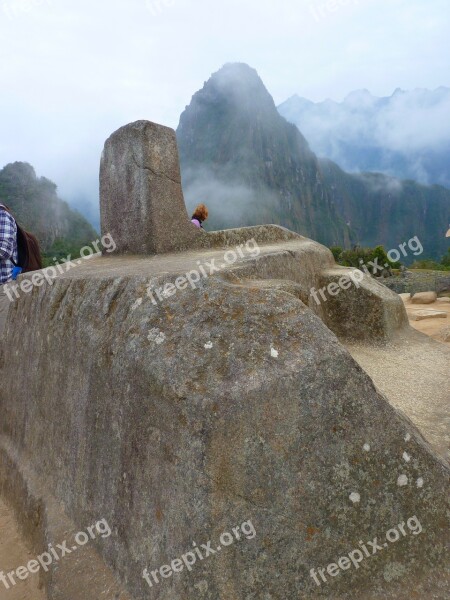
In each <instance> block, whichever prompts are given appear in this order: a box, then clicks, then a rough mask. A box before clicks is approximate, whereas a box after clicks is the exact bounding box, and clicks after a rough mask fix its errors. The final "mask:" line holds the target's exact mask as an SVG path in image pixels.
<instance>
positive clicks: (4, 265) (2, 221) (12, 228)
mask: <svg viewBox="0 0 450 600" xmlns="http://www.w3.org/2000/svg"><path fill="white" fill-rule="evenodd" d="M13 261H14V262H17V261H18V248H17V225H16V221H15V220H14V218H13V217H12V215H11V214H10V213H9V212H8V210H7V209H6V207H5V206H4V205H3V204H0V336H2V335H3V331H4V329H5V325H6V318H7V316H8V311H9V306H10V300H9V298H8V297H7V295H6V293H5V291H4V289H3V286H4V284H5V283H7V282H8V281H10V280H11V278H12V273H13V269H14V264H13Z"/></svg>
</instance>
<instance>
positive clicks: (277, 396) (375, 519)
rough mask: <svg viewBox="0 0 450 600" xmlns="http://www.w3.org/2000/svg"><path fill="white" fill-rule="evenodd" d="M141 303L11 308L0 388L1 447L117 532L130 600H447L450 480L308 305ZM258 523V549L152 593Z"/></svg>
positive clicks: (107, 295)
mask: <svg viewBox="0 0 450 600" xmlns="http://www.w3.org/2000/svg"><path fill="white" fill-rule="evenodd" d="M105 262H108V261H106V260H105ZM162 279H164V276H163V277H161V280H162ZM155 284H157V281H156V282H155ZM147 285H148V280H147V279H146V278H145V277H142V278H138V277H135V276H133V277H126V276H120V277H110V278H109V279H108V278H103V279H102V278H98V277H97V278H87V279H82V278H78V279H70V278H69V277H66V278H64V279H59V280H57V281H56V282H55V284H54V286H53V287H52V288H50V289H39V290H36V291H35V293H34V294H33V295H30V296H27V297H25V298H23V300H22V301H20V303H17V304H16V305H15V306H14V307H13V311H12V315H11V319H10V321H9V326H8V337H7V344H8V347H10V348H19V347H20V348H21V352H20V354H19V353H16V352H10V353H8V354H6V355H5V364H4V367H3V370H2V374H1V376H2V388H1V397H0V398H1V400H0V409H1V411H2V422H1V428H2V432H3V434H4V435H5V436H7V437H8V438H9V439H10V440H11V443H12V444H13V445H15V446H16V447H17V448H20V449H21V450H22V451H23V452H25V453H26V454H27V456H29V458H30V460H31V461H32V464H33V468H34V469H35V470H36V472H37V473H38V475H39V476H40V478H41V479H42V481H45V482H46V485H47V486H48V488H49V490H50V491H51V492H52V493H53V494H54V495H55V496H56V498H57V499H59V500H61V501H62V502H63V503H64V505H65V506H66V507H67V510H68V512H69V514H70V516H71V517H72V518H73V520H74V521H75V522H76V523H79V524H83V525H84V524H86V523H89V522H91V521H92V519H98V518H106V519H107V520H108V522H109V523H110V525H111V527H112V528H113V535H112V536H111V538H108V539H106V540H102V541H101V543H99V546H98V547H99V550H100V551H101V552H102V554H103V556H104V557H105V559H106V561H107V563H108V564H109V565H110V566H111V567H112V568H113V569H114V570H115V571H116V572H117V573H118V574H119V575H120V577H121V579H122V581H124V582H126V585H127V587H128V589H129V590H130V593H131V594H132V595H133V597H134V598H135V599H136V600H144V599H145V600H174V599H175V598H176V599H177V600H191V599H192V598H196V599H197V598H199V599H202V598H204V599H207V600H230V599H234V600H249V599H252V600H253V599H255V600H256V599H258V600H259V599H261V598H263V599H265V598H268V599H269V598H270V599H273V600H286V599H287V598H303V599H305V600H306V599H308V600H309V599H310V598H321V597H324V598H336V599H338V598H339V599H350V598H352V599H353V598H355V597H358V598H363V599H373V600H375V599H378V598H380V597H383V598H386V599H389V600H390V599H392V600H393V599H394V598H395V599H402V598H405V599H406V598H410V597H411V593H412V590H415V591H416V592H417V593H418V594H419V596H418V597H430V598H436V599H440V600H443V599H444V598H445V597H446V595H447V594H448V591H449V589H448V587H447V582H448V579H446V575H445V555H444V546H445V543H446V541H448V520H447V516H446V501H445V493H446V490H447V489H448V488H447V485H448V474H449V470H448V468H447V467H446V466H445V465H444V464H443V463H442V462H440V461H439V460H438V459H437V458H436V456H435V455H434V453H433V452H432V451H431V450H430V448H429V447H428V445H427V444H426V443H425V442H424V440H423V439H422V437H421V436H420V434H419V433H418V432H417V430H416V429H415V427H414V426H413V425H412V424H411V423H410V422H409V421H408V420H407V419H405V418H404V417H402V416H401V415H399V414H398V413H397V412H396V411H395V410H394V409H393V408H392V407H391V406H390V405H389V403H388V402H387V401H386V399H385V398H384V397H382V396H381V395H380V394H379V393H377V390H376V389H375V387H374V385H373V383H372V381H371V380H370V378H369V377H368V376H367V375H366V374H365V373H364V371H363V370H362V369H361V368H360V367H359V366H358V365H357V364H356V363H355V362H354V360H353V359H352V358H351V357H350V355H349V354H348V353H347V351H346V350H345V349H344V348H343V347H342V346H341V344H340V343H339V341H338V340H337V338H336V337H335V336H334V335H333V334H332V333H331V332H330V331H329V330H328V329H327V327H326V326H325V325H324V324H323V323H322V322H321V321H320V319H319V318H318V317H317V316H316V315H315V314H314V313H313V312H312V311H311V310H310V309H309V308H307V307H306V306H305V305H304V303H302V302H301V300H299V299H298V297H296V295H295V292H296V289H297V288H295V286H294V288H291V289H289V288H284V289H283V288H280V287H277V286H272V288H271V289H262V288H261V285H260V283H258V282H255V285H254V286H253V285H252V282H251V280H248V281H246V282H245V285H243V284H242V283H238V284H237V285H234V284H233V283H231V282H228V281H224V280H222V279H221V278H211V279H209V280H206V281H203V282H201V284H199V287H198V289H196V290H191V289H190V288H189V289H186V290H184V291H179V292H178V293H177V294H176V295H174V296H172V297H171V298H167V300H166V301H165V302H164V303H162V304H160V305H157V306H155V305H153V304H152V303H151V302H150V301H149V300H148V299H147V297H146V288H147ZM269 288H270V285H269ZM292 292H294V293H292ZM399 301H400V300H399ZM24 315H25V316H26V319H27V328H26V329H24V328H23V327H20V323H21V322H22V319H23V317H24ZM74 315H76V319H75V318H74ZM155 330H157V331H158V332H160V334H162V336H161V337H158V338H156V337H155V335H152V332H154V331H155ZM156 339H159V340H161V339H162V340H163V341H162V343H158V342H157V341H155V340H156ZM18 372H20V373H21V376H20V377H17V376H16V374H17V373H18ZM11 374H14V375H11ZM364 446H366V447H367V446H369V448H370V449H369V450H368V451H367V450H365V449H364ZM405 452H407V453H408V455H409V456H410V457H411V459H410V460H409V461H408V462H406V461H405V460H404V458H402V457H403V455H404V453H405ZM421 478H422V479H423V486H420V485H418V483H417V482H418V481H419V480H420V479H421ZM403 481H406V485H399V482H403ZM355 494H358V497H359V501H358V502H354V501H352V499H351V497H352V498H355V497H356V496H355ZM413 516H416V517H417V518H418V519H419V521H420V523H421V524H422V526H423V533H422V534H420V535H419V536H413V535H412V534H411V535H407V536H405V537H403V538H402V539H401V541H399V542H398V543H396V544H391V545H389V548H388V549H384V550H383V551H382V552H379V554H378V555H377V556H374V557H371V558H368V559H367V560H366V561H364V562H363V563H361V567H360V568H359V569H358V570H356V569H351V570H349V571H346V572H342V573H341V574H340V575H339V576H338V577H336V578H331V577H329V582H328V583H327V584H323V585H322V586H321V587H318V586H317V585H316V584H315V583H314V581H313V580H312V579H311V577H310V576H309V570H310V569H311V568H313V567H314V568H317V567H325V568H326V566H327V565H328V563H331V562H336V560H337V559H339V557H340V556H343V555H345V554H348V553H349V552H350V551H351V550H353V549H354V548H357V547H358V543H359V541H360V540H363V541H368V540H373V538H374V537H378V538H379V539H381V538H384V535H385V533H386V531H387V530H389V529H390V528H392V527H395V526H397V524H398V523H401V522H404V521H406V520H407V519H409V518H410V517H413ZM246 520H251V521H252V523H253V524H254V526H255V529H256V532H257V535H256V537H255V539H253V540H245V541H241V542H240V543H236V544H234V545H232V546H230V547H228V548H224V549H223V550H222V551H221V552H220V553H217V554H216V555H214V556H211V557H209V558H208V559H206V560H204V561H203V562H199V563H197V565H196V566H195V567H194V569H193V571H192V573H187V572H183V573H181V574H178V575H175V576H174V577H172V578H171V579H167V580H164V581H163V582H162V583H160V585H159V586H154V587H153V588H151V589H150V588H149V587H148V586H147V584H146V583H145V581H144V580H143V579H142V570H143V568H144V567H146V566H147V567H150V569H157V568H159V567H160V566H162V565H164V564H167V563H168V562H170V561H171V560H172V559H173V558H177V557H179V556H180V555H181V554H183V553H184V552H186V551H187V550H189V549H190V548H192V543H193V542H194V541H195V542H197V544H200V543H206V542H207V541H208V540H211V541H213V544H214V546H213V547H215V546H216V544H217V542H218V538H219V536H220V534H221V533H222V532H224V531H231V528H232V527H234V526H236V525H239V524H240V523H242V522H243V521H246ZM430 590H431V592H430ZM428 592H430V593H428ZM432 594H434V595H432ZM92 600H94V599H92Z"/></svg>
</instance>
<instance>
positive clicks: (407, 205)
mask: <svg viewBox="0 0 450 600" xmlns="http://www.w3.org/2000/svg"><path fill="white" fill-rule="evenodd" d="M359 104H360V103H359V102H358V103H357V105H358V106H359ZM368 104H371V102H369V103H368ZM405 127H406V124H405ZM177 136H178V142H179V148H180V159H181V167H182V176H183V184H184V189H185V194H186V200H187V204H188V207H189V208H192V207H193V206H194V204H195V203H197V202H205V203H207V204H208V205H209V206H210V208H211V209H212V210H211V213H212V216H211V220H210V221H209V223H208V227H209V228H211V229H215V228H217V229H219V228H220V229H222V228H227V227H236V226H243V225H253V224H258V223H264V222H271V223H278V224H281V225H284V226H285V227H288V228H289V229H292V230H294V231H297V232H299V233H301V234H303V235H306V236H308V237H312V238H313V239H316V240H318V241H319V242H322V243H324V244H327V245H333V244H339V245H346V246H348V245H349V244H350V243H358V244H360V245H367V246H374V245H379V244H382V245H384V246H385V247H386V248H387V249H391V248H395V247H398V245H399V244H400V243H402V242H405V241H408V240H409V239H410V238H412V237H414V236H419V237H420V239H421V240H422V243H423V246H424V251H425V253H426V255H427V256H429V257H433V258H439V259H440V258H441V257H442V256H443V254H445V253H446V251H447V248H448V242H447V240H446V238H445V233H446V231H447V226H448V223H449V222H450V190H448V189H446V188H444V187H442V186H438V185H434V186H425V185H420V184H418V183H416V182H414V181H403V180H400V179H398V178H393V177H390V176H387V175H383V174H374V173H363V174H350V173H347V172H345V171H344V170H343V169H341V168H340V167H339V166H338V165H337V164H336V163H335V162H333V161H330V160H329V159H320V158H318V157H317V155H316V154H315V153H314V152H313V151H312V149H311V148H310V145H309V143H308V141H307V137H305V136H304V135H303V132H300V131H299V130H298V128H297V127H296V126H295V125H293V124H291V123H289V122H288V121H287V120H286V119H284V118H283V117H282V116H281V115H280V114H279V112H278V111H277V109H276V106H275V103H274V100H273V98H272V97H271V95H270V93H269V92H268V90H267V88H266V87H265V85H264V83H263V81H262V80H261V78H260V77H259V75H258V73H257V72H256V70H254V69H252V68H251V67H249V66H248V65H246V64H242V63H231V64H227V65H225V66H224V67H223V68H222V69H220V70H219V71H218V72H216V73H214V74H213V75H212V76H211V78H210V79H209V80H208V81H207V82H206V83H205V85H204V86H203V88H202V89H201V90H199V91H198V92H197V93H196V94H194V96H193V98H192V101H191V103H190V105H189V106H188V107H186V110H185V111H184V112H183V114H182V115H181V118H180V124H179V127H178V130H177ZM394 138H395V136H394V135H393V136H392V139H394Z"/></svg>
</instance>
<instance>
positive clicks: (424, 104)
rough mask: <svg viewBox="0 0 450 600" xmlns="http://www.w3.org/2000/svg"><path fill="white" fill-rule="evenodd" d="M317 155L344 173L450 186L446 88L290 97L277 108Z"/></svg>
mask: <svg viewBox="0 0 450 600" xmlns="http://www.w3.org/2000/svg"><path fill="white" fill-rule="evenodd" d="M278 110H279V112H280V114H281V115H283V116H284V117H285V118H286V119H287V120H288V121H290V122H291V123H294V124H295V125H297V127H299V129H300V130H301V131H302V132H303V134H304V135H305V137H306V138H307V140H308V141H309V143H310V144H311V147H312V149H313V150H314V152H316V153H317V154H318V155H319V156H323V157H326V158H329V159H331V160H333V161H335V162H337V163H338V164H339V165H340V166H341V167H342V168H343V169H345V170H347V171H352V172H355V171H356V172H357V171H379V172H382V173H386V174H389V175H393V176H396V177H400V178H403V179H413V180H416V181H418V182H420V183H424V184H434V183H437V184H441V185H444V186H446V187H449V188H450V88H446V87H440V88H438V89H436V90H433V91H430V90H425V89H416V90H413V91H411V92H407V91H403V90H400V89H397V90H396V91H395V92H394V93H393V94H392V96H390V97H385V98H377V97H375V96H373V95H372V94H371V93H370V92H369V91H368V90H359V91H355V92H352V93H351V94H349V95H348V96H347V97H346V98H345V100H344V101H343V102H335V101H333V100H325V101H324V102H317V103H314V102H311V101H309V100H307V99H306V98H301V97H299V96H293V97H292V98H290V99H289V100H287V101H286V102H284V103H283V104H281V105H280V106H279V107H278Z"/></svg>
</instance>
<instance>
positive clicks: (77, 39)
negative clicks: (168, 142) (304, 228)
mask: <svg viewBox="0 0 450 600" xmlns="http://www.w3.org/2000/svg"><path fill="white" fill-rule="evenodd" d="M449 31H450V6H449V2H448V0H329V1H328V2H327V0H223V1H217V0H216V1H214V0H160V1H159V0H0V50H1V61H0V78H1V82H2V94H1V96H0V111H1V121H0V123H1V134H0V164H1V166H3V165H4V164H6V163H8V162H12V161H15V160H24V161H28V162H30V163H31V164H33V166H35V168H36V170H37V172H38V175H45V176H47V177H49V178H50V179H53V180H54V181H55V183H57V184H58V186H59V188H60V195H61V196H63V197H65V198H67V199H73V198H74V197H76V195H77V194H89V195H90V196H92V195H95V190H96V185H97V184H96V179H97V172H98V164H99V158H100V153H101V149H102V146H103V143H104V141H105V139H106V138H107V137H108V136H109V134H110V133H112V132H113V131H114V130H115V129H117V128H118V127H120V126H121V125H124V124H126V123H128V122H131V121H134V120H136V119H149V120H152V121H156V122H159V123H163V124H165V125H169V126H172V127H176V126H177V125H178V119H179V116H180V113H181V112H182V110H183V109H184V107H185V106H186V105H187V104H189V102H190V99H191V97H192V95H193V94H194V93H195V92H196V91H197V90H198V89H199V88H200V87H202V85H203V83H204V81H205V80H207V79H208V78H209V76H210V74H211V73H212V72H214V71H217V70H218V69H219V68H220V67H221V66H222V65H223V64H224V63H226V62H233V61H239V62H247V63H249V64H250V65H251V66H252V67H254V68H256V69H257V70H258V72H259V74H260V75H261V77H262V79H263V81H264V82H265V84H266V86H267V88H268V89H269V91H270V92H271V94H272V95H273V96H274V99H275V102H276V103H277V104H279V103H281V102H283V101H284V100H286V99H287V98H288V97H289V96H291V95H293V94H294V93H298V94H300V95H301V96H305V97H307V98H310V99H311V100H314V101H319V100H323V99H325V98H327V97H329V98H332V99H335V100H342V99H343V98H344V97H345V96H346V95H347V94H348V92H350V91H352V90H355V89H360V88H367V89H369V90H370V91H371V92H372V93H373V94H375V95H380V96H382V95H391V94H392V92H393V91H394V90H395V88H397V87H401V88H403V89H407V90H410V89H414V88H416V87H424V88H430V89H434V88H436V87H439V86H441V85H444V86H449V85H450V36H449V33H448V32H449ZM93 200H94V201H95V202H96V201H97V198H93Z"/></svg>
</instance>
